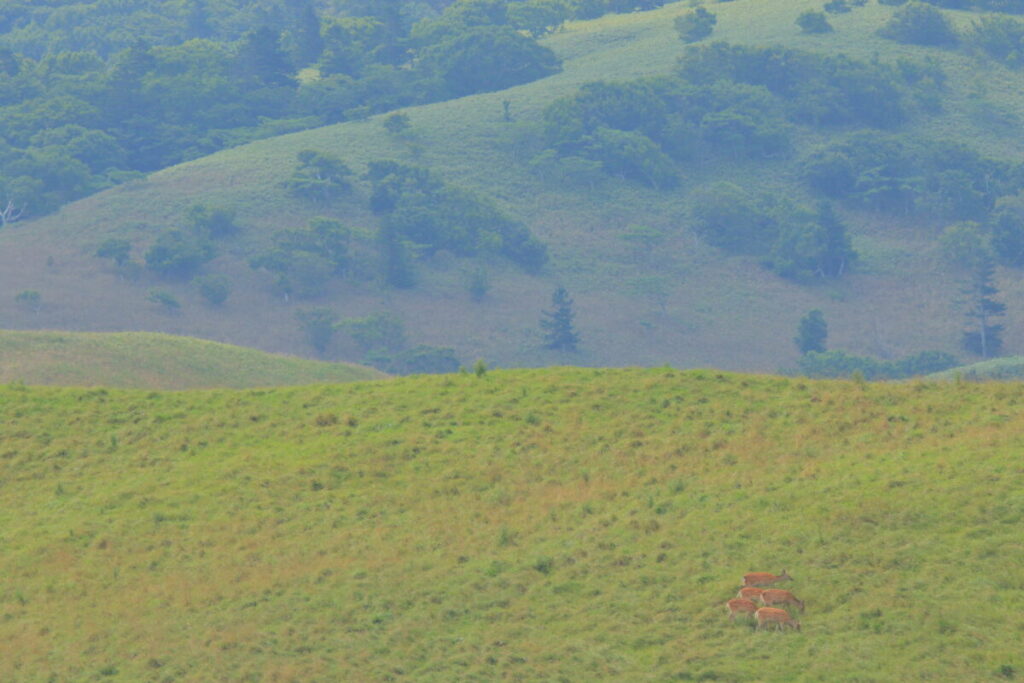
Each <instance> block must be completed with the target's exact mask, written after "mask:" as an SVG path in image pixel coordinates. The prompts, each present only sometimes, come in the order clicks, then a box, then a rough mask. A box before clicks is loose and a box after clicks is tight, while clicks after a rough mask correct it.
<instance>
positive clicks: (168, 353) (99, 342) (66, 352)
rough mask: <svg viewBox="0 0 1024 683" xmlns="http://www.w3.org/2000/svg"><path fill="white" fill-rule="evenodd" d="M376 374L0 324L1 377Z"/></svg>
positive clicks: (311, 378)
mask: <svg viewBox="0 0 1024 683" xmlns="http://www.w3.org/2000/svg"><path fill="white" fill-rule="evenodd" d="M378 377H381V374H380V373H378V372H377V371H376V370H373V369H371V368H366V367H361V366H358V365H352V364H349V363H323V362H317V361H311V360H306V359H303V358H295V357H292V356H281V355H274V354H269V353H263V352H261V351H255V350H253V349H244V348H241V347H238V346H228V345H227V344H218V343H216V342H211V341H205V340H201V339H192V338H189V337H174V336H171V335H166V334H153V333H150V332H110V333H94V332H15V331H9V330H4V331H0V382H4V383H13V382H22V383H25V384H62V385H70V386H107V387H124V388H136V389H199V388H214V387H230V388H239V389H241V388H245V387H262V386H279V385H286V384H312V383H315V382H352V381H355V380H365V379H374V378H378Z"/></svg>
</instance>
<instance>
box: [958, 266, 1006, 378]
mask: <svg viewBox="0 0 1024 683" xmlns="http://www.w3.org/2000/svg"><path fill="white" fill-rule="evenodd" d="M994 279H995V265H994V263H993V261H992V259H991V258H990V257H985V258H982V259H980V261H979V262H978V264H977V265H976V266H975V267H974V268H973V269H972V271H971V275H970V278H969V279H968V281H967V286H966V287H964V289H962V290H961V293H963V294H964V295H966V297H967V298H966V302H967V329H966V330H965V331H964V334H963V339H962V344H963V347H964V348H965V349H966V350H968V351H970V352H972V353H976V354H978V355H979V356H981V357H982V358H990V357H992V356H996V355H998V354H999V352H1000V351H1002V348H1003V326H1002V325H1001V324H995V323H993V322H992V319H993V318H998V317H1000V316H1002V315H1004V314H1005V313H1006V305H1005V304H1003V303H1002V302H999V301H996V300H995V298H994V297H995V296H996V295H998V294H999V290H998V289H997V288H996V286H995V283H994Z"/></svg>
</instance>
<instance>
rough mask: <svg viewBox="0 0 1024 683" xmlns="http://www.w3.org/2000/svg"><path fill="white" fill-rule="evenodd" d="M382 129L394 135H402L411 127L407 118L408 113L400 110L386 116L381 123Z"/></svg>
mask: <svg viewBox="0 0 1024 683" xmlns="http://www.w3.org/2000/svg"><path fill="white" fill-rule="evenodd" d="M381 125H383V126H384V130H386V131H387V132H388V133H390V134H391V135H394V136H399V135H402V134H403V133H405V132H407V131H408V130H409V129H410V128H411V127H412V122H411V121H410V120H409V115H408V114H404V113H402V112H395V113H394V114H391V115H390V116H387V117H386V118H385V119H384V121H383V122H382V124H381Z"/></svg>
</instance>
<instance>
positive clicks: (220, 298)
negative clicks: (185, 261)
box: [195, 275, 231, 306]
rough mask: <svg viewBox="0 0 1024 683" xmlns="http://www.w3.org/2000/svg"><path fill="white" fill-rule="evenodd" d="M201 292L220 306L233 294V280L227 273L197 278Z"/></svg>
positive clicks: (197, 284)
mask: <svg viewBox="0 0 1024 683" xmlns="http://www.w3.org/2000/svg"><path fill="white" fill-rule="evenodd" d="M195 283H196V286H197V287H199V293H200V294H201V295H202V297H203V298H204V299H206V300H207V301H208V302H209V303H211V304H213V305H214V306H220V305H221V304H223V303H224V302H225V301H227V299H228V296H229V295H230V294H231V280H229V279H228V278H227V276H225V275H206V276H203V277H199V278H196V279H195Z"/></svg>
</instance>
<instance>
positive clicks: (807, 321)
mask: <svg viewBox="0 0 1024 683" xmlns="http://www.w3.org/2000/svg"><path fill="white" fill-rule="evenodd" d="M827 339H828V325H827V324H826V323H825V315H824V314H823V313H822V312H821V311H819V310H817V309H815V310H813V311H810V312H808V313H807V315H805V316H804V317H803V318H801V319H800V325H799V326H798V327H797V331H796V338H795V339H794V340H793V341H794V342H795V343H796V347H797V348H798V349H799V350H800V353H810V352H812V351H814V352H817V353H824V352H825V341H826V340H827Z"/></svg>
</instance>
